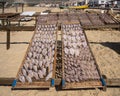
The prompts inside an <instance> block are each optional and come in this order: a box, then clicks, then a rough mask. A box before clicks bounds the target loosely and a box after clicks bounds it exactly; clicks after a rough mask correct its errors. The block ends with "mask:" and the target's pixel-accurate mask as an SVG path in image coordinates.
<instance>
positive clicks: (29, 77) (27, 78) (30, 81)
mask: <svg viewBox="0 0 120 96" xmlns="http://www.w3.org/2000/svg"><path fill="white" fill-rule="evenodd" d="M26 80H27V81H28V82H29V83H32V78H31V76H29V75H28V76H26Z"/></svg>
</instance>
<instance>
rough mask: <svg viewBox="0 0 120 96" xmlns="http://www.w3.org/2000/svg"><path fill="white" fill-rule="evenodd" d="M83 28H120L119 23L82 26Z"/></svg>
mask: <svg viewBox="0 0 120 96" xmlns="http://www.w3.org/2000/svg"><path fill="white" fill-rule="evenodd" d="M82 27H83V29H100V28H120V25H119V24H115V25H108V24H107V25H103V26H102V25H100V26H97V25H95V26H82Z"/></svg>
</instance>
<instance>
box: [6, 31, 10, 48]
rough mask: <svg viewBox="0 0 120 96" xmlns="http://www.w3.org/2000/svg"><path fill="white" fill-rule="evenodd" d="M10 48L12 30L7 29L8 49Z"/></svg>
mask: <svg viewBox="0 0 120 96" xmlns="http://www.w3.org/2000/svg"><path fill="white" fill-rule="evenodd" d="M9 48H10V30H9V29H8V30H7V50H8V49H9Z"/></svg>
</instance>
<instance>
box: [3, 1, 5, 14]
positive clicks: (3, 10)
mask: <svg viewBox="0 0 120 96" xmlns="http://www.w3.org/2000/svg"><path fill="white" fill-rule="evenodd" d="M4 5H5V2H2V13H4Z"/></svg>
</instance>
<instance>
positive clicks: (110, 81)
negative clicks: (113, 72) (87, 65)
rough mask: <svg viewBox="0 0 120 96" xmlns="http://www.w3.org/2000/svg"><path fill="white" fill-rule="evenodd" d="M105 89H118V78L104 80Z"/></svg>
mask: <svg viewBox="0 0 120 96" xmlns="http://www.w3.org/2000/svg"><path fill="white" fill-rule="evenodd" d="M105 81H106V84H107V87H120V78H115V79H106V80H105Z"/></svg>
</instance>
